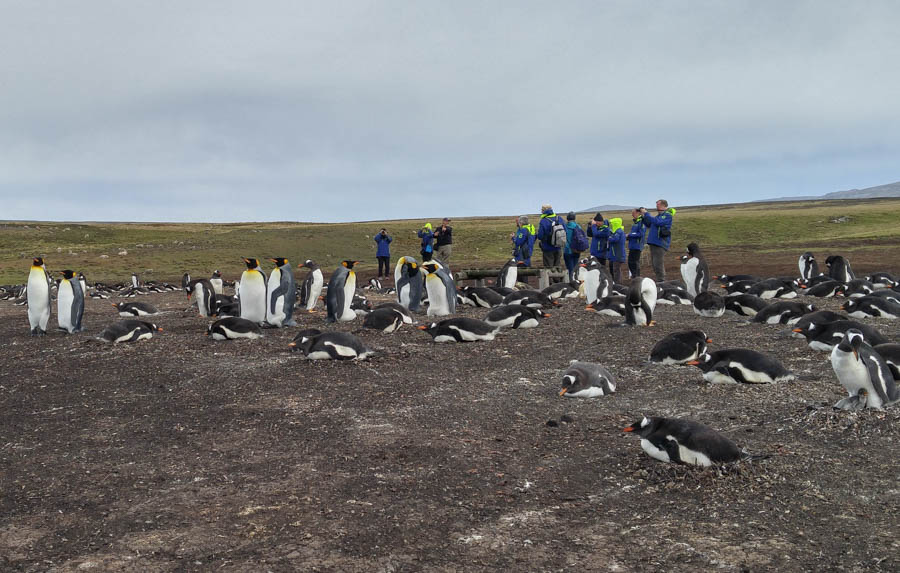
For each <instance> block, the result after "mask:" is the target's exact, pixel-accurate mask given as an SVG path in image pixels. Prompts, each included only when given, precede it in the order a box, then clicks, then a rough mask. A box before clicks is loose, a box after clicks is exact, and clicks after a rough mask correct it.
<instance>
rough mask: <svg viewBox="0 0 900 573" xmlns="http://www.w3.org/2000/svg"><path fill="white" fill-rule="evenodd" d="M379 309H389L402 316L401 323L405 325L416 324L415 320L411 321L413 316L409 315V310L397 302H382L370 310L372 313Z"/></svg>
mask: <svg viewBox="0 0 900 573" xmlns="http://www.w3.org/2000/svg"><path fill="white" fill-rule="evenodd" d="M380 308H391V309H393V310H395V311H397V312H399V313H400V314H401V315H402V316H403V322H405V323H406V324H414V323H415V322H416V321H415V320H413V316H412V314H410V312H409V309H408V308H406V307H405V306H403V305H402V304H400V303H399V302H383V303H381V304H378V305H375V308H373V309H372V312H374V311H376V310H378V309H380Z"/></svg>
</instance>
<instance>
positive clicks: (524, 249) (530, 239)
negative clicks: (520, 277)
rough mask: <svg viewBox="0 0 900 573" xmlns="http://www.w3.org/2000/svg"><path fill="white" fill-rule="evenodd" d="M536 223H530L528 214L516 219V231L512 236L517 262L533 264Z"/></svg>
mask: <svg viewBox="0 0 900 573" xmlns="http://www.w3.org/2000/svg"><path fill="white" fill-rule="evenodd" d="M534 233H535V229H534V225H529V224H528V216H527V215H522V216H520V217H518V218H517V219H516V232H515V233H513V234H512V235H511V236H510V239H511V240H512V242H513V257H514V258H515V259H516V262H519V263H525V266H526V267H530V266H531V252H532V251H533V250H534Z"/></svg>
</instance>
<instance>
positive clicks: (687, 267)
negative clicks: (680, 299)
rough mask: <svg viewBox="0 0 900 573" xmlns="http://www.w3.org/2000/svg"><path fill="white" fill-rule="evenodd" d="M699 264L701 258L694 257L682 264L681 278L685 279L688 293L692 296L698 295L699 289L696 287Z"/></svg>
mask: <svg viewBox="0 0 900 573" xmlns="http://www.w3.org/2000/svg"><path fill="white" fill-rule="evenodd" d="M698 264H700V261H699V259H697V258H696V257H693V258H691V259H689V260H688V261H687V262H686V263H684V264H683V265H681V278H682V279H684V284H685V286H686V287H687V291H688V294H689V295H691V296H697V289H696V288H695V287H696V282H697V265H698Z"/></svg>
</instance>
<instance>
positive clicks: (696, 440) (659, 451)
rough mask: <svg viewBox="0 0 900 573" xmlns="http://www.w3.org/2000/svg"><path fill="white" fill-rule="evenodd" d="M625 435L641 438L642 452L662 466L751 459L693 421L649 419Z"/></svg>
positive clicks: (724, 438) (728, 442)
mask: <svg viewBox="0 0 900 573" xmlns="http://www.w3.org/2000/svg"><path fill="white" fill-rule="evenodd" d="M623 431H624V432H634V433H635V434H637V435H638V436H640V437H641V449H642V450H644V452H645V453H646V454H647V455H648V456H650V457H651V458H653V459H655V460H659V461H661V462H672V463H676V464H692V465H695V466H704V467H707V466H711V465H713V464H723V463H728V462H736V461H738V460H740V459H741V458H744V457H749V456H748V455H747V454H746V453H745V452H743V451H742V450H741V449H740V448H738V447H737V446H736V445H735V444H734V442H732V441H731V440H729V439H728V438H726V437H725V436H723V435H721V434H719V433H718V432H716V431H715V430H713V429H712V428H710V427H709V426H704V425H703V424H700V423H698V422H694V421H693V420H682V419H678V418H646V417H645V418H643V419H641V420H640V421H638V422H635V423H634V424H632V425H630V426H628V427H627V428H625V429H624V430H623Z"/></svg>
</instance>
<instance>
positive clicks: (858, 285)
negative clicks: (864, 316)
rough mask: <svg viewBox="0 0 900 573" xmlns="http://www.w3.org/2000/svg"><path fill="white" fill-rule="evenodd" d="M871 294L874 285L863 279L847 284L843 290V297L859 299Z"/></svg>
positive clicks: (873, 290)
mask: <svg viewBox="0 0 900 573" xmlns="http://www.w3.org/2000/svg"><path fill="white" fill-rule="evenodd" d="M873 292H875V285H873V284H872V283H870V282H869V281H867V280H865V279H853V280H852V281H850V282H849V283H847V288H846V289H844V296H847V297H850V298H859V297H861V296H866V295H869V294H872V293H873Z"/></svg>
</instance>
